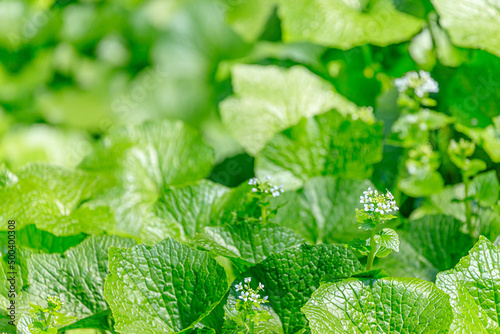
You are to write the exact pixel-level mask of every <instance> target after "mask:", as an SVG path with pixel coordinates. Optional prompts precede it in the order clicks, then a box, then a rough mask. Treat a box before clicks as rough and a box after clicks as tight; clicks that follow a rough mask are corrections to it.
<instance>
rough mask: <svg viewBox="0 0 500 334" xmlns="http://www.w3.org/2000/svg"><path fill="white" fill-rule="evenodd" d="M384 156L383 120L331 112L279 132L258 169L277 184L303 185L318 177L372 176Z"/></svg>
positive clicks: (260, 173)
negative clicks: (354, 118)
mask: <svg viewBox="0 0 500 334" xmlns="http://www.w3.org/2000/svg"><path fill="white" fill-rule="evenodd" d="M381 159H382V124H381V123H375V124H371V123H370V122H368V123H367V122H365V121H363V120H361V119H357V120H352V119H351V118H350V117H345V118H344V117H343V116H342V115H340V114H339V113H337V112H335V111H331V112H328V113H326V114H324V115H321V116H316V117H314V118H309V119H307V120H303V121H302V122H300V123H299V124H298V125H296V126H294V127H291V128H289V129H287V130H285V131H283V132H281V133H279V134H277V135H276V136H275V137H274V138H273V139H272V140H271V141H270V142H269V143H268V144H267V146H266V147H265V148H264V149H263V150H262V151H261V152H260V154H259V155H258V156H257V158H256V161H255V165H256V166H255V168H256V172H257V174H258V175H260V176H266V175H270V176H271V180H272V181H273V182H274V183H275V184H281V183H283V184H285V185H286V186H287V187H288V188H299V187H300V186H301V185H302V184H303V182H304V181H306V180H307V179H309V178H311V177H314V176H321V175H336V176H341V177H347V178H355V179H365V178H368V177H369V176H370V175H371V173H372V165H373V164H375V163H377V162H379V161H381Z"/></svg>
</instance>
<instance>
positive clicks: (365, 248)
mask: <svg viewBox="0 0 500 334" xmlns="http://www.w3.org/2000/svg"><path fill="white" fill-rule="evenodd" d="M348 246H349V248H351V249H352V250H353V251H356V252H359V253H360V254H361V255H365V256H366V255H368V253H370V251H371V250H372V248H371V246H370V245H369V243H368V242H367V240H363V239H359V238H356V239H354V240H352V241H349V243H348Z"/></svg>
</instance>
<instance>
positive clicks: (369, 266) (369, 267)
mask: <svg viewBox="0 0 500 334" xmlns="http://www.w3.org/2000/svg"><path fill="white" fill-rule="evenodd" d="M374 236H375V230H374V229H373V230H372V236H371V237H370V247H371V249H372V250H371V251H370V253H369V254H368V258H367V259H366V270H367V271H368V270H372V266H373V260H374V259H375V252H376V251H377V244H376V243H375V238H374Z"/></svg>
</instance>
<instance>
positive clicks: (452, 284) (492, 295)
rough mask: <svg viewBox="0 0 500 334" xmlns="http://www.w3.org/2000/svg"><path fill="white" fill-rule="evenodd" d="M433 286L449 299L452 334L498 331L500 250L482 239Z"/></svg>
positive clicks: (438, 278) (441, 275)
mask: <svg viewBox="0 0 500 334" xmlns="http://www.w3.org/2000/svg"><path fill="white" fill-rule="evenodd" d="M436 285H437V286H438V287H439V288H440V289H442V290H443V291H444V292H446V293H447V294H448V295H449V296H450V303H451V306H452V308H453V315H454V319H453V323H452V324H451V327H450V331H451V332H452V333H479V332H481V333H498V332H499V331H500V326H499V325H500V320H499V319H500V310H499V308H498V294H499V291H500V249H498V248H497V247H495V246H494V245H493V243H491V242H490V241H489V240H487V239H486V238H485V237H482V236H481V237H480V238H479V241H478V242H477V244H476V245H475V246H474V247H473V248H472V249H471V250H470V251H469V255H468V256H466V257H464V258H463V259H462V260H460V262H459V263H458V264H457V265H456V266H455V268H454V269H451V270H448V271H445V272H442V273H440V274H438V276H437V280H436Z"/></svg>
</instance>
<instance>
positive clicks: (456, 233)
mask: <svg viewBox="0 0 500 334" xmlns="http://www.w3.org/2000/svg"><path fill="white" fill-rule="evenodd" d="M461 227H462V222H460V221H459V220H457V219H455V218H454V217H451V216H445V215H429V216H425V217H422V218H420V219H415V220H410V221H409V222H408V223H407V224H406V225H405V226H404V231H405V233H403V235H402V238H403V239H405V240H406V241H407V242H408V243H410V244H411V245H412V246H413V247H414V248H415V250H416V251H417V252H418V253H419V254H421V255H422V256H424V257H425V258H426V259H427V260H428V261H429V262H430V263H431V264H432V265H433V266H434V267H435V268H437V269H438V270H447V269H450V268H452V267H453V266H454V265H455V264H456V263H457V262H458V261H459V260H460V258H462V256H464V255H466V254H467V250H469V249H470V248H471V247H472V245H473V242H472V238H471V237H470V236H469V235H466V234H464V233H462V232H461Z"/></svg>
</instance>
